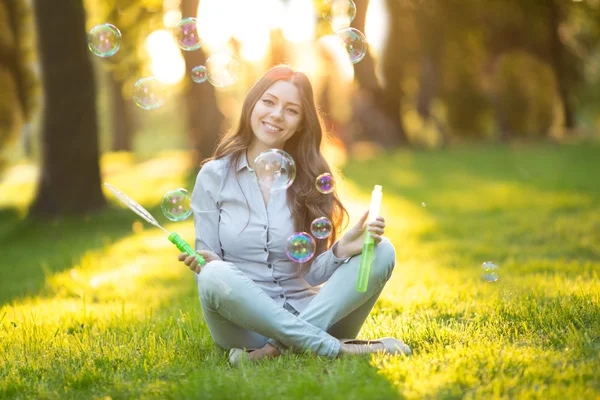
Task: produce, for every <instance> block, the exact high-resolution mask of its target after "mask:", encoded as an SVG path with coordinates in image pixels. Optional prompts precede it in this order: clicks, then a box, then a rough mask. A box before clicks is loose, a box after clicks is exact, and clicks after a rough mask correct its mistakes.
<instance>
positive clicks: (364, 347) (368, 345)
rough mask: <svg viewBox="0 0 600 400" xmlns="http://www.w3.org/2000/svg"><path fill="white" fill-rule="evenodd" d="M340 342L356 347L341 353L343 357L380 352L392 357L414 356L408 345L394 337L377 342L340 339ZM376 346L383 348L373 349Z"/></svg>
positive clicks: (377, 340)
mask: <svg viewBox="0 0 600 400" xmlns="http://www.w3.org/2000/svg"><path fill="white" fill-rule="evenodd" d="M340 342H341V343H343V344H351V345H355V346H351V347H350V348H349V349H347V350H345V351H344V352H343V353H341V352H340V354H341V355H357V354H369V353H377V352H380V351H382V352H384V353H386V354H392V355H405V356H409V355H411V354H412V350H411V349H410V347H408V346H407V345H406V343H404V342H403V341H402V340H399V339H396V338H393V337H386V338H382V339H375V340H357V339H340ZM374 344H381V345H383V348H381V347H373V346H372V345H374Z"/></svg>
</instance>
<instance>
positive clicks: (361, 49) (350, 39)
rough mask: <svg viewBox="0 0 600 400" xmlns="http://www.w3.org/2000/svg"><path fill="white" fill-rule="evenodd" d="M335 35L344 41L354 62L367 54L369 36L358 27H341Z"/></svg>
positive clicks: (351, 60)
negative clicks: (366, 36)
mask: <svg viewBox="0 0 600 400" xmlns="http://www.w3.org/2000/svg"><path fill="white" fill-rule="evenodd" d="M334 35H335V36H336V37H337V38H338V39H340V40H341V41H342V42H343V45H344V47H345V48H346V51H347V52H348V56H349V57H350V62H351V63H352V64H356V63H357V62H359V61H360V60H362V59H363V58H364V57H365V55H366V54H367V38H365V35H363V33H362V32H361V31H359V30H358V29H355V28H345V29H340V30H339V31H337V32H336V33H335V34H334Z"/></svg>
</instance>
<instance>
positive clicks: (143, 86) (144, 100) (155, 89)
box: [133, 77, 166, 110]
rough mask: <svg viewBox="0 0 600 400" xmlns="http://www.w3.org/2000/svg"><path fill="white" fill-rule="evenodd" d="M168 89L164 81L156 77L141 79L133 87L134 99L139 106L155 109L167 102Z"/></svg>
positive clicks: (145, 108)
mask: <svg viewBox="0 0 600 400" xmlns="http://www.w3.org/2000/svg"><path fill="white" fill-rule="evenodd" d="M165 97H166V91H165V88H164V86H163V84H162V83H160V82H159V81H158V79H156V78H154V77H149V78H142V79H139V80H138V81H137V82H136V83H135V85H134V87H133V99H134V100H135V104H137V105H138V107H140V108H143V109H144V110H154V109H156V108H158V107H160V106H162V105H163V104H164V102H165Z"/></svg>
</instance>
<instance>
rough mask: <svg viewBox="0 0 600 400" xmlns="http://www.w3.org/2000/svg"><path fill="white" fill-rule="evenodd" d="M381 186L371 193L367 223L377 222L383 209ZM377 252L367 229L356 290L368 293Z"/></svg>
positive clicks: (376, 186) (377, 186)
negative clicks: (375, 252) (374, 257)
mask: <svg viewBox="0 0 600 400" xmlns="http://www.w3.org/2000/svg"><path fill="white" fill-rule="evenodd" d="M382 197H383V193H381V186H380V185H375V189H373V192H372V193H371V206H370V207H369V216H368V217H367V221H366V223H367V224H368V223H369V222H372V221H375V219H376V218H377V216H378V215H379V209H380V208H381V199H382ZM374 250H375V240H374V239H373V238H372V237H371V232H369V229H368V228H367V229H365V241H364V242H363V248H362V254H361V255H360V268H359V269H358V280H357V281H356V290H357V291H359V292H366V291H367V286H368V283H369V275H370V273H371V261H373V251H374Z"/></svg>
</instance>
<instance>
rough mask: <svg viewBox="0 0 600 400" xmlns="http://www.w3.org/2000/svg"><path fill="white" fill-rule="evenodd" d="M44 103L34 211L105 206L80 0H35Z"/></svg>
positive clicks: (45, 212)
mask: <svg viewBox="0 0 600 400" xmlns="http://www.w3.org/2000/svg"><path fill="white" fill-rule="evenodd" d="M34 6H35V15H36V26H37V32H38V47H39V56H40V60H41V66H42V81H43V87H44V97H45V107H44V114H43V122H42V132H41V137H42V148H43V150H42V153H43V159H42V165H41V174H40V180H39V183H38V189H37V194H36V198H35V200H34V201H33V204H32V205H31V209H30V213H31V215H36V216H50V217H52V216H61V215H65V214H72V213H82V212H88V211H95V210H99V209H102V208H103V207H104V206H105V204H106V201H105V199H104V196H103V194H102V190H101V187H100V167H99V150H98V126H97V120H96V87H95V81H94V76H93V71H92V65H91V62H90V52H89V50H88V49H87V35H86V29H85V10H84V7H83V4H82V0H65V1H47V0H35V1H34Z"/></svg>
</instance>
